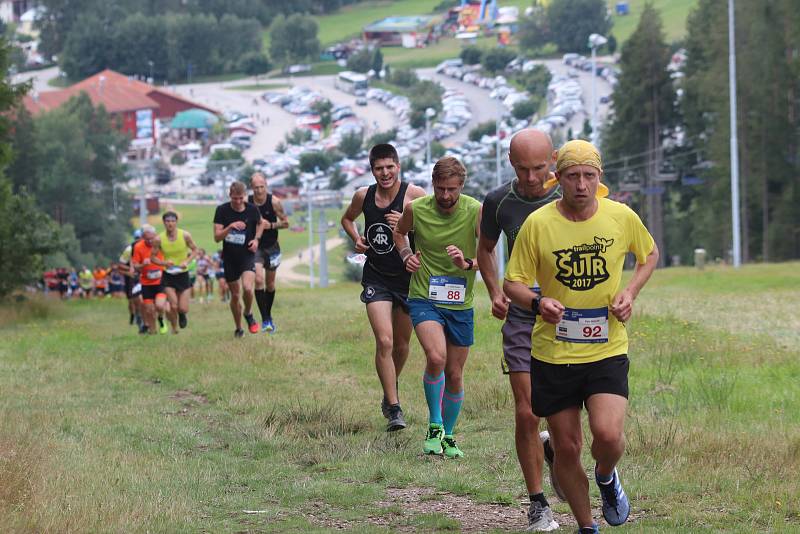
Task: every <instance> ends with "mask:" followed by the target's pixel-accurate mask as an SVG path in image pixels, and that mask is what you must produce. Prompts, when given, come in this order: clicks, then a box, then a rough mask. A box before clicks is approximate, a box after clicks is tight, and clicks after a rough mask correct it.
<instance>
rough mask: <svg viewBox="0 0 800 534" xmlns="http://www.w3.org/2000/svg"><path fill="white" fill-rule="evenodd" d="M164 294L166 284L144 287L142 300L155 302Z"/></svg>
mask: <svg viewBox="0 0 800 534" xmlns="http://www.w3.org/2000/svg"><path fill="white" fill-rule="evenodd" d="M163 294H164V284H163V283H162V284H158V285H153V286H142V300H155V298H156V297H157V296H158V295H163Z"/></svg>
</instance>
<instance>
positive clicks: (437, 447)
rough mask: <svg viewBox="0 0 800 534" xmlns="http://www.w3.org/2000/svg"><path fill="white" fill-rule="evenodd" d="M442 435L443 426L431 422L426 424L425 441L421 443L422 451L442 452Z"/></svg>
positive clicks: (428, 452)
mask: <svg viewBox="0 0 800 534" xmlns="http://www.w3.org/2000/svg"><path fill="white" fill-rule="evenodd" d="M443 437H444V427H443V426H442V425H440V424H439V423H431V424H430V425H429V426H428V435H427V436H425V443H423V444H422V451H423V452H424V453H425V454H442V438H443Z"/></svg>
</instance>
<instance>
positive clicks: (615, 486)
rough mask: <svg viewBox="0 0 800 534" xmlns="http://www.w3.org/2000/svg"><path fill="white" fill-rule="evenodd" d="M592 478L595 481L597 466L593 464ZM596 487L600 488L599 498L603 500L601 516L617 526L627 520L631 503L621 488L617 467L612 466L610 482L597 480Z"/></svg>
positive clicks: (613, 525)
mask: <svg viewBox="0 0 800 534" xmlns="http://www.w3.org/2000/svg"><path fill="white" fill-rule="evenodd" d="M594 479H595V482H597V466H595V471H594ZM597 487H598V488H600V498H601V499H602V500H603V517H604V518H605V519H606V521H607V522H608V524H609V525H611V526H612V527H617V526H619V525H621V524H623V523H624V522H625V521H627V520H628V515H630V513H631V503H630V502H629V501H628V496H627V495H625V490H624V489H622V484H621V483H620V481H619V473H617V469H616V468H614V473H613V475H612V478H611V482H609V483H608V484H601V483H600V482H597Z"/></svg>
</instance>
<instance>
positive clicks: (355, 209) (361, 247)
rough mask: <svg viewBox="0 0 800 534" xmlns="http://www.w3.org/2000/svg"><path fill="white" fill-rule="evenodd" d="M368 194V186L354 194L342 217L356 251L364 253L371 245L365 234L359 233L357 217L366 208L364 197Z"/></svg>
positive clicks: (343, 224) (346, 231)
mask: <svg viewBox="0 0 800 534" xmlns="http://www.w3.org/2000/svg"><path fill="white" fill-rule="evenodd" d="M366 196H367V188H366V187H362V188H361V189H359V190H358V191H356V192H355V193H354V194H353V199H352V200H351V201H350V205H349V206H347V209H346V210H345V212H344V214H343V215H342V218H341V221H340V222H341V224H342V228H343V229H344V231H345V233H346V234H347V235H348V236H349V237H350V239H351V240H352V241H353V243H354V244H355V246H356V252H359V253H363V252H365V251H366V250H367V249H368V248H369V246H368V245H367V243H366V242H365V241H364V238H363V236H361V235H360V234H359V233H358V227H357V226H356V219H357V218H358V216H359V215H361V213H362V211H363V209H364V197H366Z"/></svg>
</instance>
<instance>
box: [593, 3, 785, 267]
mask: <svg viewBox="0 0 800 534" xmlns="http://www.w3.org/2000/svg"><path fill="white" fill-rule="evenodd" d="M735 19H736V25H735V30H736V53H737V56H736V57H737V71H738V76H737V84H738V90H737V93H738V98H737V119H738V131H737V136H738V140H739V151H738V152H739V153H738V155H739V162H740V180H739V189H740V195H741V204H740V206H739V209H740V213H741V239H742V259H743V261H780V260H787V259H796V258H800V210H798V209H797V206H798V205H800V56H799V55H798V54H797V50H800V11H798V10H797V9H796V2H793V1H792V0H774V1H771V2H737V3H736V16H735ZM687 29H688V33H687V37H686V40H685V42H684V43H675V44H673V45H672V46H670V45H669V44H667V43H666V42H665V38H664V34H663V31H662V23H661V19H660V16H659V14H658V12H657V11H656V10H655V9H653V8H652V6H648V7H646V9H645V11H644V12H643V14H642V17H641V19H640V22H639V25H638V27H637V29H636V31H635V33H634V34H633V35H632V36H631V38H630V40H629V41H628V42H627V43H626V44H625V46H624V47H623V48H622V55H621V60H620V65H621V70H622V73H621V75H620V77H619V84H618V85H617V87H616V89H615V91H614V93H613V95H612V100H613V104H614V105H613V116H612V120H611V122H610V124H609V126H608V128H607V130H606V131H605V132H604V135H603V138H604V148H605V157H606V161H607V162H609V163H610V165H609V164H607V167H608V169H607V171H609V173H608V176H609V179H610V180H612V181H613V182H614V184H613V185H617V186H618V185H619V184H621V183H624V182H625V181H626V180H627V181H630V180H631V178H634V179H636V180H639V181H640V182H641V183H644V184H649V185H650V187H649V188H648V189H649V190H648V191H646V192H639V193H634V203H635V204H637V205H638V206H639V207H640V208H641V209H642V212H643V213H644V215H645V219H646V223H647V224H648V226H650V227H651V230H652V229H655V230H656V232H655V233H656V237H657V238H659V239H660V243H661V246H663V248H664V251H663V253H662V256H663V257H669V256H674V255H676V256H679V257H681V258H682V260H683V261H686V260H688V259H689V258H690V257H691V254H692V250H693V249H694V248H695V247H702V248H705V249H707V250H708V251H709V253H710V255H711V256H712V257H720V258H726V257H728V254H729V250H730V248H731V246H732V229H731V228H732V224H731V183H730V182H731V166H730V133H731V132H730V123H729V113H730V105H729V95H730V93H729V86H728V54H729V47H728V13H727V10H726V9H724V7H721V5H720V3H719V2H718V1H715V0H699V2H698V5H697V7H696V8H695V10H694V11H693V12H692V13H691V14H690V16H689V19H688V21H687ZM679 45H683V46H685V50H686V53H687V56H688V59H687V62H686V66H685V69H684V72H683V76H680V75H678V76H675V75H673V76H670V73H669V72H668V71H667V65H668V63H669V61H670V57H671V55H672V52H673V51H674V50H675V49H676V48H678V46H679ZM665 173H666V174H665ZM665 176H666V177H668V178H672V179H670V180H669V181H661V182H660V181H658V180H659V178H664V177H665ZM613 185H612V189H613V188H614V187H613ZM645 193H647V194H645ZM659 234H660V235H659Z"/></svg>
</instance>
